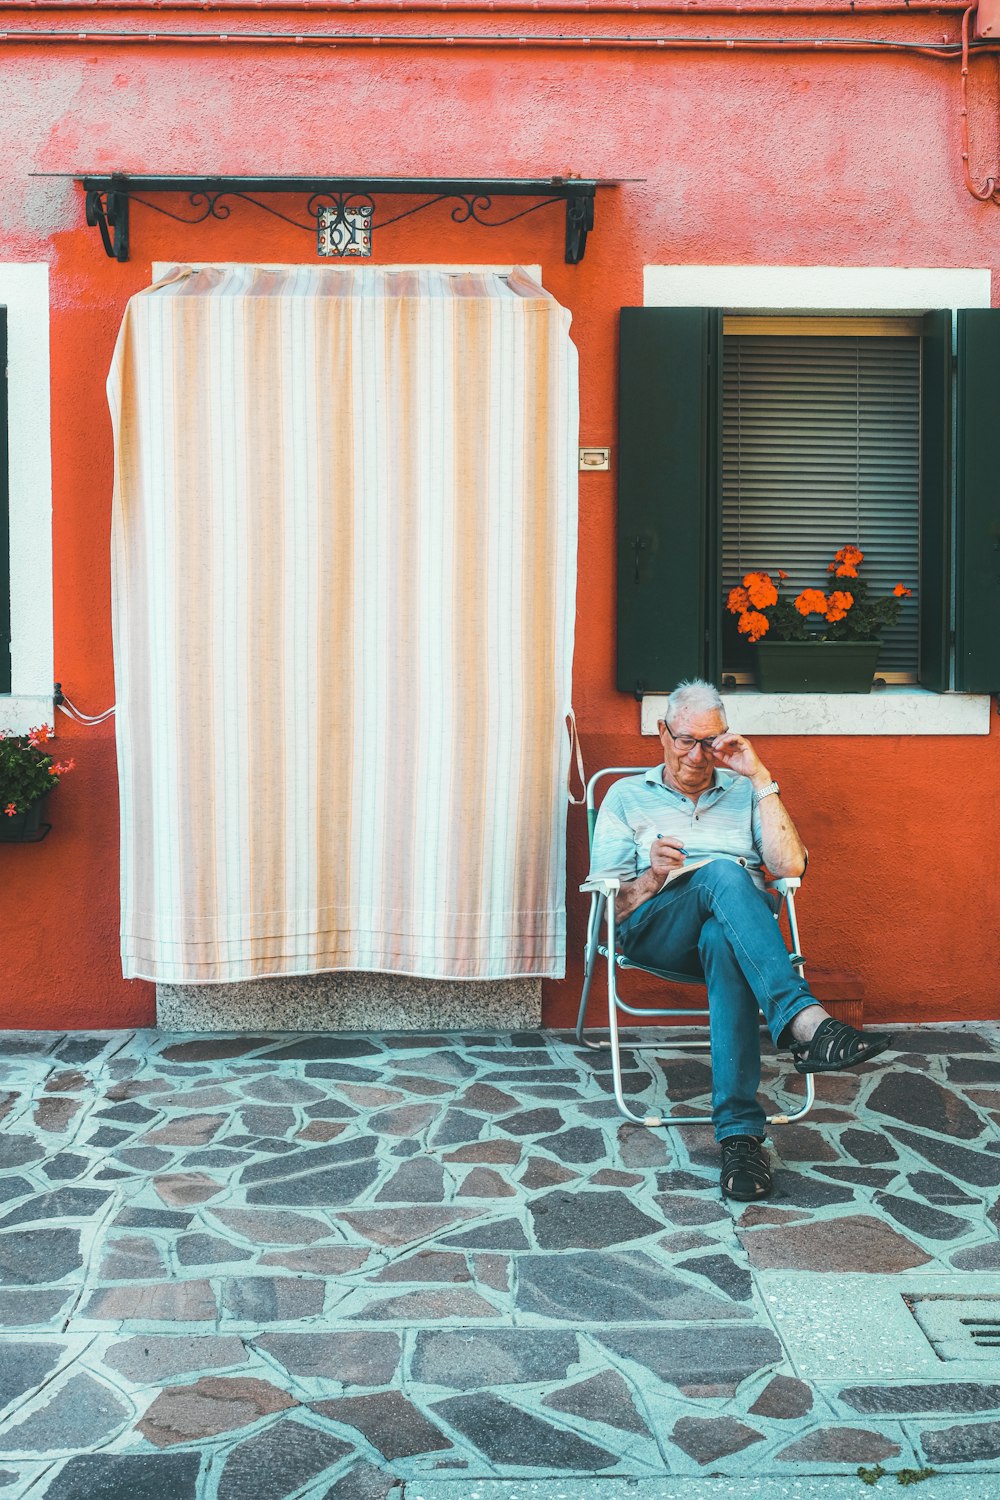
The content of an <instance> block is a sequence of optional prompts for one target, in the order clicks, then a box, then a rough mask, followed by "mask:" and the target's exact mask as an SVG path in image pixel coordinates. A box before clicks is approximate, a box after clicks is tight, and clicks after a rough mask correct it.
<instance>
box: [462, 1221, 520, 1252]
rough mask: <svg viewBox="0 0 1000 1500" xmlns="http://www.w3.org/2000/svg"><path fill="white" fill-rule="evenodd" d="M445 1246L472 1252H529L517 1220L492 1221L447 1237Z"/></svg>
mask: <svg viewBox="0 0 1000 1500" xmlns="http://www.w3.org/2000/svg"><path fill="white" fill-rule="evenodd" d="M442 1244H445V1245H464V1246H466V1248H468V1249H470V1250H527V1249H528V1237H527V1235H526V1234H525V1232H524V1229H523V1227H522V1226H521V1225H520V1224H519V1223H518V1221H517V1219H490V1220H488V1221H487V1222H486V1223H485V1224H477V1225H476V1226H475V1228H473V1229H464V1230H462V1232H461V1233H460V1234H449V1235H446V1236H445V1238H444V1239H443V1240H442Z"/></svg>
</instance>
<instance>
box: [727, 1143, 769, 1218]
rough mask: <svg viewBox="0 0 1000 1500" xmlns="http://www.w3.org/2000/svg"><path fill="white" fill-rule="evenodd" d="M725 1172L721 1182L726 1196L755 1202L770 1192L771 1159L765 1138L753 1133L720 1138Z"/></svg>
mask: <svg viewBox="0 0 1000 1500" xmlns="http://www.w3.org/2000/svg"><path fill="white" fill-rule="evenodd" d="M720 1145H721V1147H722V1176H721V1177H720V1178H719V1186H720V1187H721V1189H722V1196H723V1197H724V1198H735V1199H737V1200H738V1202H740V1203H754V1202H756V1200H757V1199H758V1198H767V1197H769V1196H770V1193H771V1159H770V1157H769V1156H768V1154H767V1152H766V1151H765V1150H764V1142H763V1141H759V1140H758V1139H757V1138H756V1136H752V1135H731V1136H727V1138H726V1139H725V1140H724V1141H721V1142H720Z"/></svg>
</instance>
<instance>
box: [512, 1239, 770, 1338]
mask: <svg viewBox="0 0 1000 1500" xmlns="http://www.w3.org/2000/svg"><path fill="white" fill-rule="evenodd" d="M517 1308H518V1311H519V1312H529V1313H539V1314H541V1315H542V1316H544V1317H547V1318H558V1319H560V1320H562V1321H567V1322H572V1323H577V1324H579V1323H584V1322H586V1323H589V1322H596V1323H640V1322H641V1323H649V1322H656V1323H660V1322H663V1321H664V1320H674V1321H677V1320H682V1321H685V1322H688V1321H691V1320H697V1319H704V1318H711V1319H721V1318H725V1319H732V1318H747V1317H748V1316H749V1314H748V1313H747V1311H746V1309H745V1308H742V1307H737V1306H736V1305H735V1304H734V1303H732V1302H730V1301H729V1300H728V1299H725V1298H722V1297H717V1296H716V1295H715V1294H714V1293H712V1292H707V1291H702V1290H701V1289H700V1288H697V1287H693V1286H691V1284H690V1282H687V1281H683V1280H682V1279H681V1278H680V1277H679V1276H674V1275H673V1274H672V1273H671V1272H670V1271H668V1270H666V1269H665V1268H664V1266H663V1265H662V1263H661V1262H660V1261H656V1260H653V1259H652V1257H651V1256H649V1255H646V1254H644V1253H643V1252H642V1251H641V1250H623V1251H620V1252H619V1253H617V1254H606V1253H592V1252H588V1251H579V1252H572V1251H570V1252H566V1253H564V1254H562V1255H559V1256H555V1255H522V1256H521V1257H520V1258H519V1260H518V1275H517Z"/></svg>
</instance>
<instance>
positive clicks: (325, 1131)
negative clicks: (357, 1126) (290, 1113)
mask: <svg viewBox="0 0 1000 1500" xmlns="http://www.w3.org/2000/svg"><path fill="white" fill-rule="evenodd" d="M346 1129H347V1126H346V1124H344V1122H343V1121H337V1120H310V1121H309V1124H308V1125H306V1126H304V1127H303V1129H302V1130H300V1131H299V1132H298V1134H297V1135H296V1137H295V1139H296V1140H297V1141H333V1140H336V1138H337V1136H338V1135H343V1133H344V1131H345V1130H346Z"/></svg>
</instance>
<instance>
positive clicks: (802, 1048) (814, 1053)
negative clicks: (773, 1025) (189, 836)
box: [792, 1016, 892, 1073]
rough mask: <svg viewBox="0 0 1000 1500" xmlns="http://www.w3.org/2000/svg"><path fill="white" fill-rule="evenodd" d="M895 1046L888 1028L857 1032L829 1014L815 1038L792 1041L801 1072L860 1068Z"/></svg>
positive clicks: (795, 1058) (794, 1057) (837, 1071)
mask: <svg viewBox="0 0 1000 1500" xmlns="http://www.w3.org/2000/svg"><path fill="white" fill-rule="evenodd" d="M891 1046H892V1037H891V1036H889V1035H888V1034H887V1033H886V1032H884V1031H856V1030H855V1028H854V1027H853V1026H848V1025H847V1023H846V1022H845V1021H835V1020H834V1018H833V1016H827V1018H826V1020H825V1021H821V1022H820V1023H819V1025H818V1026H817V1028H816V1031H815V1033H814V1035H813V1037H812V1039H811V1041H808V1042H793V1043H792V1058H793V1059H794V1062H795V1067H796V1070H797V1071H798V1072H799V1073H839V1072H840V1071H841V1069H842V1068H856V1067H857V1065H858V1063H863V1062H867V1061H868V1059H869V1058H870V1057H877V1056H878V1054H879V1053H880V1052H884V1051H885V1049H886V1048H887V1047H891Z"/></svg>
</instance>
